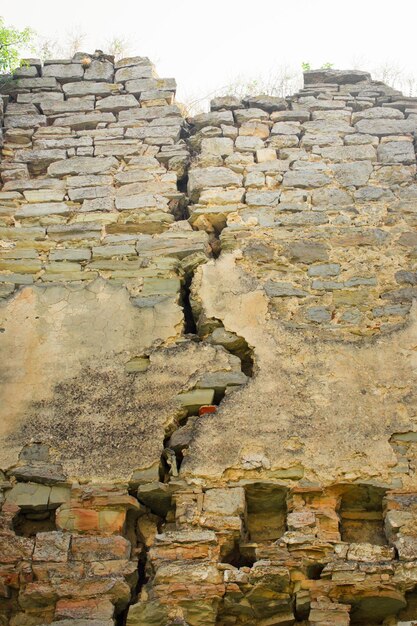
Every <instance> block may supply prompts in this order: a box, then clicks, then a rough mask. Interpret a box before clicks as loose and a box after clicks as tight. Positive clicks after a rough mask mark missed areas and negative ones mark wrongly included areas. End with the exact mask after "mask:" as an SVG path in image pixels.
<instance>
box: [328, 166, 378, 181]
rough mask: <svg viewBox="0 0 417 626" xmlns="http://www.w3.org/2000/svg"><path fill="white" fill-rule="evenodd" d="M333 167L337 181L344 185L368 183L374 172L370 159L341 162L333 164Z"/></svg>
mask: <svg viewBox="0 0 417 626" xmlns="http://www.w3.org/2000/svg"><path fill="white" fill-rule="evenodd" d="M331 168H332V170H333V173H334V177H335V179H336V180H337V182H338V183H340V184H341V185H343V186H344V187H354V186H355V187H360V186H361V185H366V184H367V182H368V180H369V177H370V175H371V173H372V165H371V163H369V162H368V161H361V162H357V163H340V164H337V165H332V166H331Z"/></svg>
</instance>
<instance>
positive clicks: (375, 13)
mask: <svg viewBox="0 0 417 626" xmlns="http://www.w3.org/2000/svg"><path fill="white" fill-rule="evenodd" d="M0 15H2V16H3V18H4V20H5V22H6V24H7V25H14V26H16V27H19V28H23V27H25V26H30V27H31V28H33V29H35V30H36V31H37V33H38V34H39V35H42V36H44V37H47V38H51V39H55V40H58V42H61V43H62V45H63V46H65V44H66V42H67V40H68V36H69V35H70V33H71V32H79V31H81V32H83V33H85V34H86V38H85V40H84V43H83V46H82V48H83V51H84V52H92V51H94V50H95V49H96V48H100V49H103V50H105V49H106V42H108V41H109V40H110V39H112V38H113V37H115V36H118V37H124V38H127V39H128V40H129V43H130V53H131V54H138V55H142V56H149V57H150V58H151V60H152V61H153V62H154V63H155V64H156V66H157V71H158V74H159V75H160V76H161V77H174V78H176V79H177V83H178V97H179V99H182V98H183V99H190V97H194V96H199V97H201V96H205V95H206V94H208V93H210V92H212V91H213V90H215V89H218V88H220V87H222V86H223V85H227V84H228V83H229V82H230V81H231V80H233V78H234V77H236V76H244V77H247V78H253V77H255V76H257V75H266V74H268V73H271V72H272V73H273V72H274V68H278V67H280V66H283V65H288V66H289V67H291V68H294V69H295V70H299V69H300V68H301V63H302V62H303V61H308V62H310V64H311V65H312V67H320V66H321V65H322V64H323V63H325V62H331V63H333V65H334V67H335V68H338V69H346V68H351V67H356V68H360V69H366V70H368V71H370V70H372V69H374V68H376V67H380V66H382V65H384V64H389V65H390V66H396V67H398V68H399V69H401V70H402V71H403V72H404V73H405V74H406V75H412V76H414V77H415V78H416V80H417V53H416V36H415V28H416V23H417V20H416V18H417V0H399V2H392V0H260V1H258V2H256V1H255V0H206V1H205V2H202V1H201V0H153V1H152V0H119V2H118V1H117V0H111V1H109V0H38V2H34V1H33V0H15V1H14V2H13V1H12V0H7V1H6V0H3V6H2V7H1V8H0Z"/></svg>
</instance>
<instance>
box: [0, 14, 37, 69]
mask: <svg viewBox="0 0 417 626" xmlns="http://www.w3.org/2000/svg"><path fill="white" fill-rule="evenodd" d="M32 37H33V32H32V31H31V29H30V28H24V29H23V30H18V29H17V28H14V27H13V26H10V27H7V26H6V25H5V23H4V19H3V18H2V17H0V74H6V73H9V72H13V70H15V69H16V68H17V67H19V65H20V50H21V48H22V47H24V46H27V45H28V44H29V43H30V41H31V39H32Z"/></svg>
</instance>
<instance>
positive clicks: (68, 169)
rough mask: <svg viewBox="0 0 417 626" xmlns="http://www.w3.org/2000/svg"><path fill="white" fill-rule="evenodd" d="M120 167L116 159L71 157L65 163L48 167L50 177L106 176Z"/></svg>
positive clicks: (61, 162) (57, 163)
mask: <svg viewBox="0 0 417 626" xmlns="http://www.w3.org/2000/svg"><path fill="white" fill-rule="evenodd" d="M117 165H118V161H117V159H115V158H114V157H101V158H94V157H71V158H70V159H66V160H65V161H60V162H56V163H52V164H51V165H50V166H49V167H48V174H49V175H50V176H57V177H59V176H68V175H69V174H70V175H72V176H75V175H78V174H83V175H86V174H88V175H90V174H106V173H107V172H110V171H111V170H113V169H115V168H116V167H117Z"/></svg>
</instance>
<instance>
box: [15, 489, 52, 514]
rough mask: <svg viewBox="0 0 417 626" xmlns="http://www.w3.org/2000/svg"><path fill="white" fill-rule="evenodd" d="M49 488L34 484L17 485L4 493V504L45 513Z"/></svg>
mask: <svg viewBox="0 0 417 626" xmlns="http://www.w3.org/2000/svg"><path fill="white" fill-rule="evenodd" d="M50 493H51V487H48V486H47V485H38V484H36V483H17V484H16V485H14V487H12V489H10V491H8V492H7V493H6V502H9V503H13V504H16V505H17V506H19V507H20V508H21V509H31V510H34V511H45V510H46V509H47V508H48V505H49V496H50Z"/></svg>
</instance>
